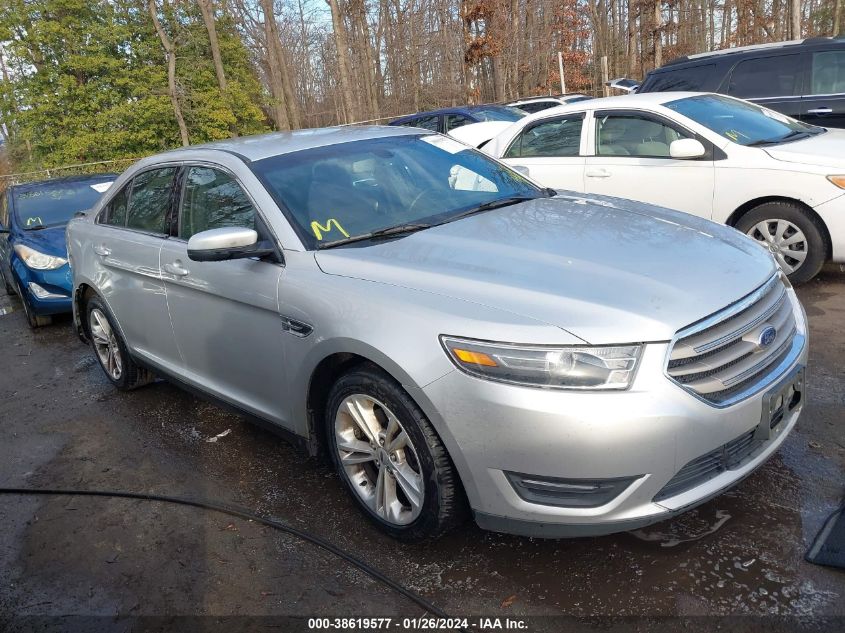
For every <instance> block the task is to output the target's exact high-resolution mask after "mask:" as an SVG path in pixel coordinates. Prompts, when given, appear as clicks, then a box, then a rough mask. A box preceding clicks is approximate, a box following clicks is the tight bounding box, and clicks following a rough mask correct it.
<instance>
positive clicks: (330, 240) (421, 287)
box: [68, 127, 807, 539]
mask: <svg viewBox="0 0 845 633" xmlns="http://www.w3.org/2000/svg"><path fill="white" fill-rule="evenodd" d="M68 244H69V256H70V261H71V266H72V270H73V281H74V311H75V320H76V323H77V327H78V329H79V333H80V335H81V337H82V338H83V340H86V341H89V342H90V343H91V344H92V346H93V348H94V351H95V353H96V357H97V359H98V360H99V362H100V364H101V365H102V367H103V369H104V371H105V372H106V375H107V376H108V378H109V379H110V380H111V381H112V382H113V383H114V385H115V386H116V387H117V388H120V389H133V388H136V387H139V386H141V385H143V384H146V383H148V382H150V381H151V380H153V377H154V376H161V377H164V378H167V379H170V380H173V381H174V382H176V383H178V384H181V385H184V386H186V387H188V388H192V389H194V390H200V391H202V392H204V393H206V394H207V395H209V396H211V397H213V398H216V399H217V400H220V401H222V402H225V403H227V404H228V405H231V406H234V407H236V408H238V409H239V410H240V411H242V412H243V413H244V414H246V415H248V416H249V417H251V418H252V419H254V420H257V421H259V422H261V423H263V424H265V425H269V426H270V427H271V428H273V429H275V430H277V431H279V432H280V433H282V434H284V435H286V436H288V437H290V438H291V439H293V440H294V441H295V442H296V443H298V444H300V445H301V446H302V447H303V448H304V449H305V450H307V451H310V452H312V453H318V452H326V453H327V454H329V455H330V456H331V458H332V459H333V461H334V464H335V465H336V468H337V472H338V474H339V477H340V480H341V481H342V482H343V485H344V486H345V487H346V488H347V489H348V491H349V492H350V494H351V495H352V498H353V499H355V501H356V502H357V503H358V504H359V505H360V507H361V510H362V511H363V513H364V515H366V516H367V517H368V518H370V519H371V520H372V521H374V522H375V523H376V524H378V525H379V526H380V527H381V528H383V529H384V530H385V531H387V532H388V533H390V534H392V535H394V536H396V537H400V538H404V539H420V538H427V537H433V536H436V535H438V534H441V533H443V532H444V531H446V530H448V529H449V528H451V527H454V526H456V525H458V524H459V523H460V522H461V521H462V520H463V518H464V517H465V516H466V515H467V514H468V512H469V511H471V512H472V513H473V515H474V518H475V521H476V522H477V523H478V524H479V525H481V526H482V527H484V528H487V529H491V530H498V531H502V532H511V533H517V534H528V535H536V536H548V537H561V536H570V535H584V534H601V533H609V532H615V531H619V530H627V529H632V528H634V527H637V526H642V525H645V524H648V523H653V522H656V521H660V520H662V519H665V518H668V517H671V516H673V515H675V514H678V513H680V512H682V511H684V510H686V509H688V508H690V507H693V506H695V505H697V504H699V503H702V502H703V501H705V500H707V499H709V498H711V497H713V496H714V495H716V494H718V493H720V492H721V491H723V490H725V489H726V488H728V487H730V486H731V485H733V484H735V483H736V482H738V481H739V480H741V479H742V478H743V477H745V476H746V475H747V474H748V473H750V472H751V471H753V470H754V469H755V468H757V467H758V466H760V465H761V464H762V463H763V462H764V461H765V460H766V459H767V458H768V457H770V456H771V455H772V454H773V452H774V451H776V450H777V448H778V446H779V445H780V444H781V443H782V442H783V441H784V439H785V438H786V436H787V434H788V433H789V432H790V431H791V430H792V428H793V427H794V426H795V423H796V420H797V419H798V415H799V413H800V411H801V408H802V405H803V394H804V371H803V367H804V364H805V362H806V358H807V343H806V340H807V338H806V337H807V327H806V321H805V317H804V313H803V310H802V308H801V306H800V304H799V302H798V300H797V298H796V296H795V293H794V292H793V290H792V289H791V287H790V285H789V283H788V281H786V279H785V278H784V277H783V275H782V274H780V273H779V271H778V269H777V266H776V265H775V263H774V260H773V259H772V257H771V255H770V254H769V253H768V252H767V251H766V250H765V249H763V248H761V247H760V246H759V245H758V244H756V243H754V242H753V241H752V240H750V239H748V238H746V237H745V236H743V235H741V234H740V233H738V232H737V231H735V230H733V229H730V228H727V227H724V226H720V225H717V224H714V223H711V222H709V221H706V220H702V219H698V218H694V217H692V216H688V215H685V214H682V213H678V212H673V211H669V210H666V209H660V208H656V207H652V206H648V205H645V204H639V203H632V202H629V201H625V200H620V199H616V198H608V197H602V196H584V195H576V194H569V193H565V192H556V191H553V190H549V189H543V188H541V187H539V186H537V185H535V184H534V183H532V182H531V181H529V180H528V179H526V178H525V177H523V176H522V175H520V174H519V173H517V172H515V171H512V170H511V169H509V168H507V167H506V166H504V165H502V164H501V163H498V162H497V161H495V160H493V159H491V158H489V157H486V156H484V155H483V154H481V153H479V152H477V151H475V150H473V149H470V148H469V147H467V146H465V145H463V144H461V143H459V142H457V141H455V140H453V139H450V138H447V137H444V136H440V135H437V134H431V133H430V132H427V131H425V130H417V129H410V128H399V127H388V128H382V127H357V128H345V129H324V130H306V131H299V132H294V133H285V134H271V135H267V136H261V137H254V138H241V139H237V140H232V141H225V142H219V143H213V144H209V145H205V146H197V147H189V148H184V149H180V150H177V151H172V152H167V153H164V154H160V155H157V156H154V157H151V158H148V159H145V160H143V161H141V162H139V163H137V164H136V165H134V166H133V167H131V168H130V169H129V170H128V171H126V172H125V173H124V174H123V175H122V176H120V178H119V179H118V180H117V181H116V182H115V183H114V185H113V186H112V188H111V189H110V191H109V192H108V194H107V195H105V196H104V197H103V199H102V200H101V201H100V202H99V203H98V205H97V206H96V207H95V208H94V209H92V211H91V212H90V213H89V214H88V215H87V216H86V217H83V218H79V219H76V220H74V221H73V222H72V223H71V224H70V225H69V228H68Z"/></svg>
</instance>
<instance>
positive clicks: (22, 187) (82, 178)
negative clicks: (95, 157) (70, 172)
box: [9, 173, 118, 193]
mask: <svg viewBox="0 0 845 633" xmlns="http://www.w3.org/2000/svg"><path fill="white" fill-rule="evenodd" d="M117 176H118V175H117V174H112V173H105V174H81V175H78V176H62V177H60V178H47V179H45V180H34V181H32V182H23V183H20V184H17V185H12V186H10V187H9V189H14V190H15V192H17V193H20V192H24V191H34V190H37V189H40V188H42V187H45V186H46V187H51V186H53V185H60V184H62V183H75V182H94V181H102V180H115V179H116V178H117Z"/></svg>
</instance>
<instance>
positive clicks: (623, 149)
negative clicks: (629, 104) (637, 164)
mask: <svg viewBox="0 0 845 633" xmlns="http://www.w3.org/2000/svg"><path fill="white" fill-rule="evenodd" d="M680 138H692V136H690V135H689V134H686V133H683V132H681V131H679V130H676V129H675V128H673V127H670V126H668V125H666V124H665V123H662V122H661V121H658V120H655V119H652V118H649V117H645V116H639V115H636V114H624V115H623V114H618V115H617V114H609V115H605V116H597V117H596V155H598V156H639V157H648V158H669V146H670V145H671V144H672V141H676V140H678V139H680Z"/></svg>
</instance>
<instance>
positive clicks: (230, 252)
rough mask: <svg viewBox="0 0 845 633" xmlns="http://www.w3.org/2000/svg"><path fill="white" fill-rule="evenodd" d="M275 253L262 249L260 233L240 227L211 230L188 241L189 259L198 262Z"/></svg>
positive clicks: (263, 255) (268, 249) (271, 250)
mask: <svg viewBox="0 0 845 633" xmlns="http://www.w3.org/2000/svg"><path fill="white" fill-rule="evenodd" d="M273 252H274V251H273V249H272V248H261V246H260V245H259V243H258V233H256V232H255V231H254V230H252V229H246V228H240V227H224V228H220V229H209V230H208V231H202V232H200V233H197V234H196V235H193V236H192V237H191V239H189V240H188V258H189V259H192V260H194V261H197V262H222V261H226V260H229V259H245V258H248V257H265V256H267V255H271V254H273Z"/></svg>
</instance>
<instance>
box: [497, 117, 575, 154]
mask: <svg viewBox="0 0 845 633" xmlns="http://www.w3.org/2000/svg"><path fill="white" fill-rule="evenodd" d="M583 123H584V115H583V114H577V115H572V116H568V117H561V118H558V119H551V120H546V121H541V122H539V123H535V124H534V125H532V126H531V127H529V128H526V129H525V130H523V131H522V132H520V134H519V136H518V137H516V139H515V140H514V142H513V143H512V144H511V146H510V147H509V148H508V151H507V152H505V155H504V156H503V158H535V157H543V156H557V157H560V156H578V153H579V151H580V149H581V127H582V126H583Z"/></svg>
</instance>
